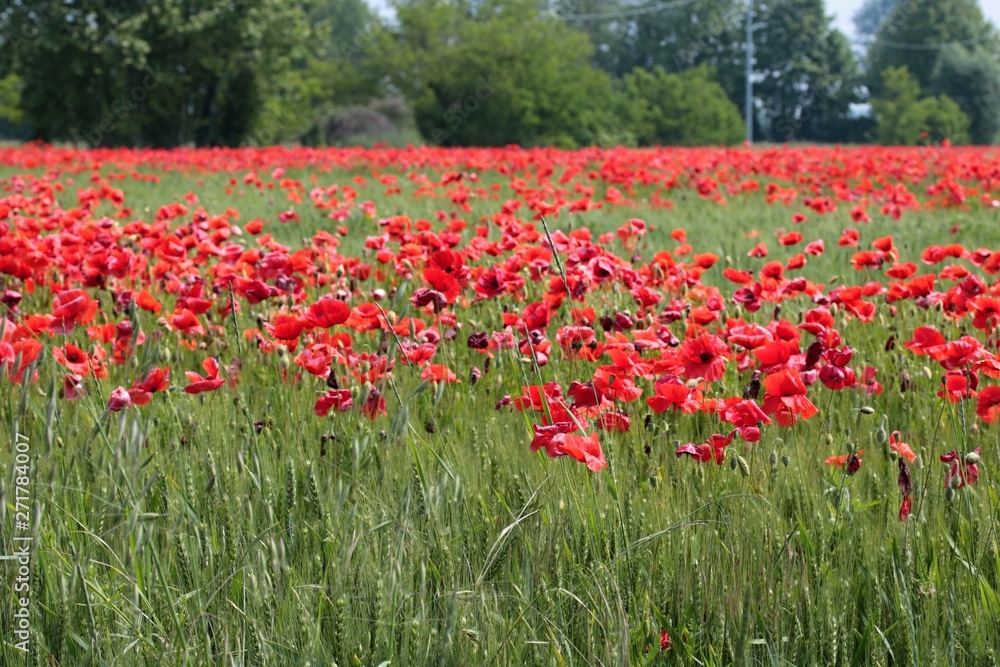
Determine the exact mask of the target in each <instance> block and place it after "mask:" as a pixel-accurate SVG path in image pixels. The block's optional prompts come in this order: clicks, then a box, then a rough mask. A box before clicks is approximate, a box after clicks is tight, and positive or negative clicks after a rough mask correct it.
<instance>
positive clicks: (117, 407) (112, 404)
mask: <svg viewBox="0 0 1000 667" xmlns="http://www.w3.org/2000/svg"><path fill="white" fill-rule="evenodd" d="M130 407H132V398H131V397H130V396H129V395H128V392H127V391H125V387H118V388H116V389H115V390H114V391H112V392H111V396H110V397H109V398H108V412H119V411H121V410H128V409H129V408H130Z"/></svg>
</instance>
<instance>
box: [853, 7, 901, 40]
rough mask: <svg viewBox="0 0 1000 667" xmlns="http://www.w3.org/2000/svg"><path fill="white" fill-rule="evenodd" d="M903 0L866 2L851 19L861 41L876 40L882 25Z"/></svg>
mask: <svg viewBox="0 0 1000 667" xmlns="http://www.w3.org/2000/svg"><path fill="white" fill-rule="evenodd" d="M900 2H901V0H865V1H864V2H863V3H862V5H861V6H860V7H858V8H857V9H856V10H855V12H854V15H853V16H852V17H851V18H852V20H853V21H854V30H855V32H856V33H857V35H858V37H860V38H861V39H865V40H869V39H874V37H875V35H876V34H878V31H879V30H880V29H881V28H882V24H883V23H884V22H885V20H886V18H888V17H889V14H890V13H891V12H892V10H893V9H895V8H896V5H898V4H899V3H900Z"/></svg>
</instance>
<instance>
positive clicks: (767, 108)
mask: <svg viewBox="0 0 1000 667" xmlns="http://www.w3.org/2000/svg"><path fill="white" fill-rule="evenodd" d="M756 27H757V29H756V31H755V41H756V46H755V53H754V61H755V66H754V73H755V76H756V78H757V83H756V84H755V85H754V94H755V97H756V99H757V105H758V109H759V111H760V113H761V114H762V117H763V118H762V120H763V121H764V122H765V123H766V125H767V130H768V131H767V136H768V138H770V139H771V140H772V141H782V142H783V141H791V140H796V139H798V140H801V139H811V140H825V141H843V140H846V139H847V136H846V134H845V133H846V130H845V127H846V125H847V124H848V116H849V112H850V105H851V103H852V102H855V101H857V100H858V92H857V91H858V87H859V84H860V79H859V74H858V69H857V63H856V62H855V60H854V57H853V55H852V53H851V49H850V45H849V44H848V42H847V39H846V38H845V37H844V35H843V34H842V33H841V32H840V31H838V30H835V29H833V28H831V26H830V18H829V17H828V16H826V14H825V13H824V11H823V0H764V2H761V3H760V4H759V5H758V10H757V24H756ZM838 128H839V129H838Z"/></svg>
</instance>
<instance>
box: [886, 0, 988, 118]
mask: <svg viewBox="0 0 1000 667" xmlns="http://www.w3.org/2000/svg"><path fill="white" fill-rule="evenodd" d="M949 45H951V46H965V47H980V49H981V50H980V51H979V53H982V54H988V55H989V56H990V57H991V59H994V60H995V59H996V58H997V57H998V54H1000V38H998V36H997V31H996V29H995V28H994V27H993V26H992V25H991V24H990V23H989V22H988V21H986V19H985V18H984V17H983V12H982V10H981V9H980V7H979V2H978V0H902V1H901V2H900V3H899V4H898V5H897V6H896V7H895V8H894V9H893V10H892V12H891V13H890V14H889V16H888V18H886V19H885V21H884V23H883V24H882V28H881V29H880V30H879V32H878V35H877V37H876V39H875V41H874V42H872V44H871V46H870V47H869V49H868V62H869V73H870V80H869V82H868V84H869V87H870V88H871V90H872V93H873V95H878V94H879V93H880V92H881V85H882V81H881V79H880V78H879V77H880V75H881V73H882V72H884V71H885V70H886V69H888V68H890V67H904V66H905V67H906V68H907V69H908V70H909V72H910V74H912V75H913V76H914V77H916V79H917V82H918V83H919V84H920V86H921V87H922V88H928V89H929V88H931V87H932V84H933V75H934V71H935V69H936V68H937V61H938V57H939V55H940V54H941V53H942V50H944V49H945V48H946V47H948V46H949ZM966 111H967V112H968V111H969V109H968V108H966Z"/></svg>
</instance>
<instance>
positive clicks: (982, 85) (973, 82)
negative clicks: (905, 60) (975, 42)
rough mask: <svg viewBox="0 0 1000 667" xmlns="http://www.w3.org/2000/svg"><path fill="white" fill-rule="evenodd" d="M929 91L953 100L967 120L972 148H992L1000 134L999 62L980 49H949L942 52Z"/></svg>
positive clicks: (954, 47) (955, 46) (958, 47)
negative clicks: (988, 146) (975, 145)
mask: <svg viewBox="0 0 1000 667" xmlns="http://www.w3.org/2000/svg"><path fill="white" fill-rule="evenodd" d="M931 91H932V92H934V93H936V94H940V95H947V96H948V97H950V98H951V99H953V100H955V101H956V102H957V103H958V105H959V106H960V107H961V108H962V110H963V111H965V113H966V114H968V116H969V120H970V123H971V124H970V126H969V136H970V138H971V140H972V143H974V144H980V145H985V144H992V143H994V142H995V141H996V140H997V138H998V136H997V135H998V133H1000V61H998V60H997V58H995V57H993V56H992V55H991V54H989V53H986V52H985V50H984V49H983V48H982V47H975V48H965V47H961V46H957V45H951V46H949V47H947V48H945V49H943V50H942V51H941V55H940V56H939V57H938V61H937V66H936V68H935V70H934V76H933V77H932V81H931Z"/></svg>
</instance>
